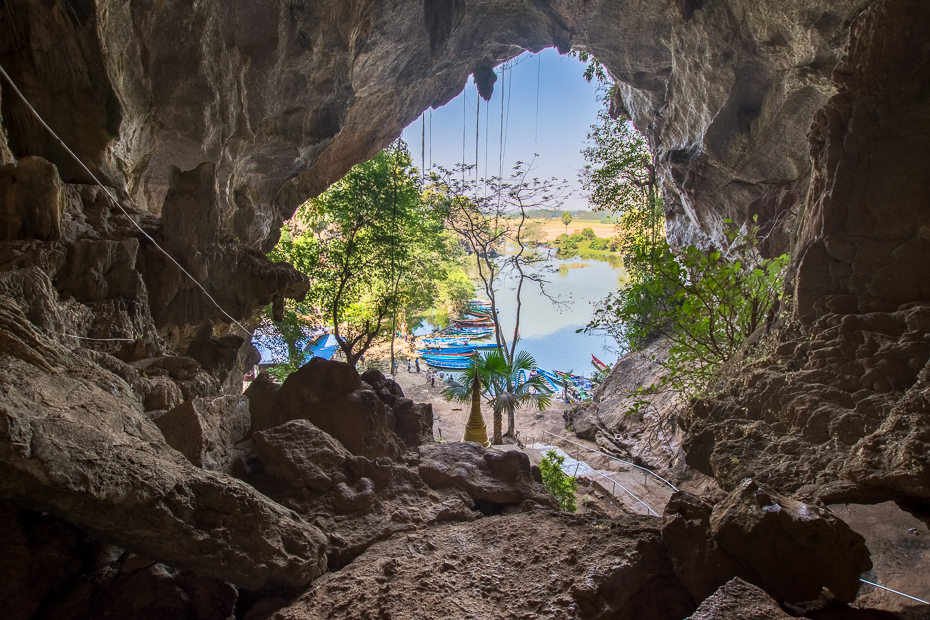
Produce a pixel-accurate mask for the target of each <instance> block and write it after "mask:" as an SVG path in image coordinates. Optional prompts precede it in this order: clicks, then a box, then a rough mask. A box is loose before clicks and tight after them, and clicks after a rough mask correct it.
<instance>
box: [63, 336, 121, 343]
mask: <svg viewBox="0 0 930 620" xmlns="http://www.w3.org/2000/svg"><path fill="white" fill-rule="evenodd" d="M62 336H67V337H68V338H77V339H78V340H94V341H96V342H135V341H136V340H137V339H133V338H88V337H86V336H75V335H74V334H62Z"/></svg>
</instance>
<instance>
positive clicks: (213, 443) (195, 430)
mask: <svg viewBox="0 0 930 620" xmlns="http://www.w3.org/2000/svg"><path fill="white" fill-rule="evenodd" d="M154 422H155V425H156V426H158V428H159V430H161V432H162V435H164V436H165V441H167V442H168V445H169V446H171V447H172V448H174V449H175V450H177V451H178V452H180V453H181V454H183V455H184V456H185V457H186V458H187V460H188V461H190V462H191V463H193V464H194V465H196V466H197V467H203V468H204V469H212V470H215V471H223V470H225V469H226V465H227V464H228V462H229V457H230V448H231V447H232V445H233V444H236V443H239V442H240V441H242V439H243V438H245V435H246V433H247V432H248V430H249V423H250V419H249V399H248V398H246V397H245V396H220V397H219V398H195V399H194V400H189V401H187V402H185V403H183V404H181V405H179V406H177V407H175V408H173V409H171V410H170V411H168V412H166V413H165V414H163V415H161V416H159V417H157V418H155V419H154Z"/></svg>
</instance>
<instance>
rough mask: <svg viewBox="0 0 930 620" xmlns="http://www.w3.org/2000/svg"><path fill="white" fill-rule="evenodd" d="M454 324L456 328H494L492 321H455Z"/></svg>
mask: <svg viewBox="0 0 930 620" xmlns="http://www.w3.org/2000/svg"><path fill="white" fill-rule="evenodd" d="M452 323H453V324H454V325H455V326H456V327H494V321H492V320H491V319H455V320H454V321H452Z"/></svg>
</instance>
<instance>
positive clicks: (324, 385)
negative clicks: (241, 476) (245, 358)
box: [245, 357, 406, 459]
mask: <svg viewBox="0 0 930 620" xmlns="http://www.w3.org/2000/svg"><path fill="white" fill-rule="evenodd" d="M245 394H246V396H248V397H249V400H250V401H251V402H253V403H254V407H253V410H252V426H251V432H252V433H255V432H258V431H262V430H265V429H268V428H272V427H274V426H278V425H279V424H283V423H285V422H288V421H290V420H298V419H303V420H309V421H310V422H312V423H313V425H314V426H316V427H317V428H319V429H320V430H322V431H323V432H325V433H328V434H329V435H332V436H333V437H334V438H335V439H337V440H338V441H339V442H340V443H341V444H342V445H343V446H345V448H346V449H347V450H348V451H349V452H351V453H352V454H355V455H358V456H365V457H368V458H372V459H373V458H377V457H379V456H387V457H390V458H396V457H398V456H399V455H401V454H402V453H403V452H404V451H405V450H406V446H405V445H404V443H403V442H402V441H401V440H400V438H399V437H398V436H397V435H396V434H395V433H394V417H393V416H392V415H390V413H389V411H388V410H386V409H385V405H384V403H383V402H382V401H381V399H380V398H378V396H377V394H376V393H375V392H373V391H372V390H366V389H363V383H362V381H361V379H360V377H359V375H358V372H356V370H355V369H354V368H352V367H351V366H350V365H348V364H346V363H344V362H336V361H329V360H324V359H322V358H319V357H314V358H313V359H311V360H310V361H309V362H307V363H306V364H304V365H303V366H301V367H300V369H299V370H298V371H297V372H295V373H293V374H291V375H290V376H289V377H288V378H287V379H286V380H285V381H284V384H283V385H281V386H280V387H278V386H276V385H274V384H271V382H270V379H269V378H267V377H266V378H263V379H260V380H256V381H253V382H252V385H250V386H249V389H248V390H246V392H245ZM253 399H254V400H253Z"/></svg>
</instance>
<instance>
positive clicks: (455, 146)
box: [402, 48, 603, 210]
mask: <svg viewBox="0 0 930 620" xmlns="http://www.w3.org/2000/svg"><path fill="white" fill-rule="evenodd" d="M505 64H506V65H507V67H508V69H507V70H506V75H505V76H504V75H502V73H504V71H502V69H503V65H501V66H499V67H497V69H496V72H497V82H496V83H495V84H494V95H493V96H492V97H491V100H490V101H484V100H483V99H482V100H481V104H480V118H479V119H477V120H478V175H479V176H480V177H485V176H493V175H497V174H498V173H499V170H500V159H499V156H500V146H501V143H502V140H501V103H502V100H503V114H504V140H503V144H504V163H503V166H504V171H505V174H506V173H507V172H508V171H509V170H510V168H512V167H513V165H514V163H515V162H517V161H518V160H519V161H524V162H529V161H531V160H533V155H534V153H538V154H539V155H538V157H536V160H535V163H534V165H535V168H536V170H535V171H534V174H533V176H536V177H539V178H549V177H556V178H557V179H564V180H565V181H567V182H568V183H569V184H570V187H571V188H572V189H573V194H574V195H573V196H571V197H570V198H568V199H567V200H566V202H565V208H566V209H571V210H575V209H586V208H587V201H586V200H585V198H584V197H583V196H582V194H581V188H580V183H579V181H578V172H579V170H581V168H582V166H583V165H584V158H583V157H582V155H581V149H582V148H584V145H585V137H586V136H587V134H588V130H589V128H590V126H591V125H592V124H593V123H594V122H595V121H596V120H597V112H598V110H599V109H600V107H601V106H602V105H603V104H601V103H600V102H598V100H597V88H596V86H595V85H594V84H589V83H588V82H587V81H586V80H585V79H584V77H583V75H582V73H583V72H584V69H585V65H584V63H582V62H581V61H579V60H578V59H577V58H573V57H571V56H560V55H559V54H558V52H556V51H555V50H554V49H551V48H550V49H545V50H543V51H542V52H540V53H539V54H530V53H528V52H527V53H524V54H522V55H521V56H519V57H517V58H515V59H513V60H511V61H509V62H508V63H505ZM477 99H478V93H477V90H476V88H475V85H474V83H472V82H471V80H470V79H469V82H468V84H466V86H465V90H464V91H463V92H462V93H461V94H459V95H458V96H457V97H456V98H455V99H453V100H452V101H450V102H449V103H447V104H446V105H444V106H443V107H441V108H438V109H436V110H429V109H427V111H426V112H424V113H423V115H422V116H421V117H420V118H419V119H417V120H416V121H415V122H413V123H412V124H411V125H410V126H408V127H407V128H406V129H405V130H404V132H403V134H402V135H403V139H404V141H406V142H407V145H408V146H409V147H410V152H411V155H413V160H414V163H415V165H416V166H417V167H419V166H420V164H421V155H422V150H421V143H422V142H423V140H422V139H421V136H422V133H423V129H424V126H423V123H424V119H425V129H426V140H425V147H426V149H425V151H426V153H425V159H426V162H425V163H426V167H427V168H429V166H430V162H432V163H433V164H434V165H435V164H438V165H441V166H442V167H444V168H446V169H451V168H452V167H453V166H454V165H455V164H457V163H459V162H461V161H462V142H463V139H462V134H463V125H464V134H465V137H464V147H465V148H464V150H465V159H464V161H465V163H466V164H472V165H473V164H474V163H475V124H476V122H475V121H476V118H475V116H476V102H477ZM463 108H464V109H463ZM537 109H538V114H537ZM431 116H432V118H430V117H431ZM431 129H432V132H431V131H430V130H431ZM430 153H432V157H431V155H430Z"/></svg>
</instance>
